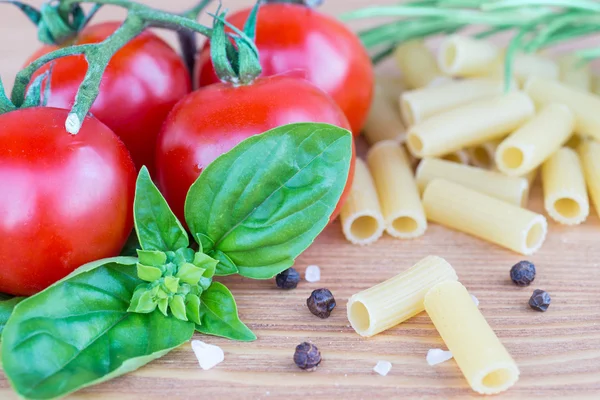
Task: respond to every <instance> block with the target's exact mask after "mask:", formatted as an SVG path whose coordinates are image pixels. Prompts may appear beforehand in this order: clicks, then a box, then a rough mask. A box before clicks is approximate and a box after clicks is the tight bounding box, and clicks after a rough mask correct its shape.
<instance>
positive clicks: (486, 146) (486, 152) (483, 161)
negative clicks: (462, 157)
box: [467, 139, 502, 169]
mask: <svg viewBox="0 0 600 400" xmlns="http://www.w3.org/2000/svg"><path fill="white" fill-rule="evenodd" d="M501 142H502V139H496V140H492V141H491V142H486V143H481V144H479V145H477V146H473V147H470V148H468V149H467V152H468V153H469V159H470V160H471V164H473V165H474V166H476V167H479V168H485V169H493V168H494V167H496V161H495V159H494V158H495V157H496V149H497V148H498V145H499V144H500V143H501Z"/></svg>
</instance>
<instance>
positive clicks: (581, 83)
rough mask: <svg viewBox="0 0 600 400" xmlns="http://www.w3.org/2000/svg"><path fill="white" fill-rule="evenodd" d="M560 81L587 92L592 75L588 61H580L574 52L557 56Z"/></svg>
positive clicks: (590, 85)
mask: <svg viewBox="0 0 600 400" xmlns="http://www.w3.org/2000/svg"><path fill="white" fill-rule="evenodd" d="M558 66H559V68H560V81H561V82H562V83H564V84H565V85H569V86H571V87H574V88H577V89H580V90H583V91H585V92H589V91H590V89H591V88H592V79H591V78H592V75H591V71H590V64H589V63H581V58H579V57H577V56H576V55H575V54H567V55H563V56H561V57H559V58H558Z"/></svg>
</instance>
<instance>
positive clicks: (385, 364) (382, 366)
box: [373, 361, 392, 376]
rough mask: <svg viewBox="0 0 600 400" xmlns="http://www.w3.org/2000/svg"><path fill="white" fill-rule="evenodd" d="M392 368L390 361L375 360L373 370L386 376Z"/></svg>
mask: <svg viewBox="0 0 600 400" xmlns="http://www.w3.org/2000/svg"><path fill="white" fill-rule="evenodd" d="M391 369H392V363H391V362H389V361H377V364H376V365H375V367H373V371H375V372H377V373H378V374H379V375H381V376H386V375H387V374H388V373H389V372H390V370H391Z"/></svg>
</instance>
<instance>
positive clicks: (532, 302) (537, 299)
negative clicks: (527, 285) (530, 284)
mask: <svg viewBox="0 0 600 400" xmlns="http://www.w3.org/2000/svg"><path fill="white" fill-rule="evenodd" d="M551 300H552V299H551V298H550V295H549V294H548V292H546V291H545V290H540V289H535V290H534V291H533V294H532V295H531V298H530V299H529V306H530V307H531V308H533V309H534V310H538V311H546V310H547V309H548V306H550V301H551Z"/></svg>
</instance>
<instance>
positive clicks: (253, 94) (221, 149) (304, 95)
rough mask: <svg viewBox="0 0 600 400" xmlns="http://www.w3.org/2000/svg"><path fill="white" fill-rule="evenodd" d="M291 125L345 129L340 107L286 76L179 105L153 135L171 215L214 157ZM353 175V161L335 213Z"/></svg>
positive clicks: (222, 87)
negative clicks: (158, 131) (305, 124)
mask: <svg viewBox="0 0 600 400" xmlns="http://www.w3.org/2000/svg"><path fill="white" fill-rule="evenodd" d="M294 122H324V123H329V124H332V125H337V126H340V127H342V128H345V129H349V125H348V121H347V120H346V117H345V116H344V114H343V113H342V111H341V110H340V108H339V107H338V106H337V105H336V104H335V102H333V100H331V98H330V97H329V96H327V95H326V94H325V93H324V92H323V91H321V90H320V89H318V88H317V87H315V86H313V85H311V84H310V83H308V82H307V81H305V80H303V79H297V78H293V77H290V76H284V75H280V76H273V77H268V78H259V79H257V80H256V81H254V82H253V83H252V84H250V85H245V86H238V87H234V86H231V85H229V84H223V83H218V84H215V85H210V86H207V87H205V88H202V89H200V90H197V91H195V92H193V93H192V94H190V95H188V96H187V97H186V98H184V99H183V100H182V101H181V102H179V103H178V104H177V105H176V106H175V108H174V109H173V111H172V112H171V114H170V115H169V117H168V118H167V120H166V121H165V124H164V126H163V129H162V131H161V133H160V135H159V137H158V146H157V157H156V166H157V176H158V183H159V186H160V188H161V191H162V193H163V194H164V196H165V198H166V199H167V202H168V203H169V205H170V206H171V208H172V209H173V212H174V213H175V214H176V215H177V217H179V219H180V220H181V221H183V220H184V213H183V209H184V204H185V197H186V195H187V192H188V189H189V188H190V186H191V185H192V184H193V183H194V181H195V180H196V178H198V176H199V175H200V172H202V169H203V168H204V167H206V166H207V165H208V164H210V163H211V162H212V161H213V160H214V159H215V158H217V157H218V156H219V155H221V154H223V153H225V152H227V151H229V150H231V149H232V148H233V147H234V146H235V145H236V144H238V143H239V142H241V141H242V140H244V139H247V138H249V137H250V136H253V135H256V134H259V133H262V132H265V131H268V130H269V129H273V128H276V127H278V126H281V125H285V124H291V123H294ZM353 177H354V157H352V166H351V169H350V174H349V176H348V184H347V185H346V189H345V190H344V194H343V195H342V198H341V199H340V202H339V203H338V206H337V208H336V210H335V212H334V213H333V215H332V219H334V218H335V217H336V216H337V214H338V213H339V209H340V207H341V204H342V202H343V201H344V199H345V198H346V196H347V195H348V192H349V190H350V186H351V183H352V178H353Z"/></svg>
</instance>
